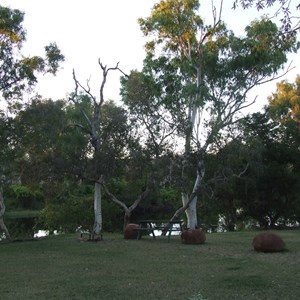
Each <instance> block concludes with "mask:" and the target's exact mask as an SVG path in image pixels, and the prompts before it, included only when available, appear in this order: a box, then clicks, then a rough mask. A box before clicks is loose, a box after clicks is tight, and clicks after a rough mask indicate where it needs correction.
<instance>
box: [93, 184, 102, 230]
mask: <svg viewBox="0 0 300 300" xmlns="http://www.w3.org/2000/svg"><path fill="white" fill-rule="evenodd" d="M101 200H102V199H101V184H100V183H99V182H95V194H94V212H95V222H94V228H93V233H94V234H101V231H102V210H101Z"/></svg>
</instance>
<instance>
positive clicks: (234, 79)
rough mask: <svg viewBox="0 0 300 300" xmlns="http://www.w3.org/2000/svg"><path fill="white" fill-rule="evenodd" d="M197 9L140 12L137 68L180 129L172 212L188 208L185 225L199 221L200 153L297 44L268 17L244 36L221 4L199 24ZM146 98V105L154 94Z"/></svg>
mask: <svg viewBox="0 0 300 300" xmlns="http://www.w3.org/2000/svg"><path fill="white" fill-rule="evenodd" d="M221 3H222V1H221ZM199 11H200V12H201V7H200V3H199V1H197V0H162V1H160V2H159V3H157V4H155V5H154V6H153V9H152V11H151V15H150V16H149V17H146V18H143V19H139V24H140V27H141V30H142V31H143V33H144V35H145V36H146V37H148V42H147V43H146V59H145V61H144V68H143V70H142V73H143V74H145V76H146V78H151V80H152V83H151V84H153V83H154V86H155V87H156V88H157V89H158V90H159V91H158V92H156V94H155V95H153V94H152V95H153V96H154V97H157V98H158V99H160V100H159V104H160V109H165V110H167V111H168V112H169V114H170V115H171V117H172V122H174V124H179V126H177V127H176V129H177V133H178V134H179V136H181V137H183V144H184V146H183V160H182V201H183V206H182V207H181V208H180V209H178V210H177V211H176V213H175V214H174V216H173V218H177V217H179V216H180V215H181V214H182V213H183V212H186V215H187V219H188V227H189V228H196V227H197V226H198V224H197V211H196V203H197V194H199V192H200V190H201V183H202V180H203V176H204V153H205V152H207V151H208V150H209V149H210V147H211V146H212V145H213V144H216V143H218V142H219V141H220V140H221V139H222V134H223V133H224V131H225V129H228V128H229V127H230V126H232V125H233V124H234V123H235V122H236V121H237V120H238V117H239V112H241V111H242V110H243V109H244V108H246V107H248V106H249V105H251V104H252V103H253V102H254V100H255V99H254V100H253V101H248V99H247V94H248V92H249V91H250V90H251V89H252V88H253V87H255V86H257V85H260V84H263V83H265V82H267V81H270V80H272V79H276V78H277V76H279V75H278V72H279V70H280V69H281V68H282V66H283V64H284V63H285V62H286V61H287V56H286V55H287V53H289V52H291V51H296V49H297V44H296V39H295V37H294V36H290V38H289V39H288V40H287V39H283V38H282V36H281V35H280V34H279V29H278V28H277V26H276V25H275V24H274V23H273V22H272V21H271V20H269V19H267V18H262V19H259V20H254V21H253V22H252V23H251V24H249V26H247V27H246V28H245V36H244V37H241V36H239V37H237V36H235V35H234V33H233V32H232V31H230V30H228V29H227V28H226V25H225V23H224V22H223V21H222V5H221V7H220V10H219V13H217V11H216V9H214V10H213V23H212V24H207V25H206V24H204V19H203V18H201V16H200V15H199ZM130 80H132V77H131V76H130V77H129V78H128V79H127V83H128V84H127V86H126V87H127V89H128V90H127V91H126V97H130V95H131V91H132V89H134V85H130ZM144 83H145V81H144ZM148 90H149V89H148ZM127 101H128V100H127ZM144 101H148V103H149V104H150V105H151V101H152V99H151V98H150V97H148V98H147V99H144ZM157 109H158V108H157ZM192 152H196V153H197V155H198V163H197V166H194V168H195V170H196V174H197V175H196V179H195V181H194V185H193V186H192V187H190V190H189V184H188V181H189V178H188V177H187V169H188V167H189V165H190V156H191V153H192Z"/></svg>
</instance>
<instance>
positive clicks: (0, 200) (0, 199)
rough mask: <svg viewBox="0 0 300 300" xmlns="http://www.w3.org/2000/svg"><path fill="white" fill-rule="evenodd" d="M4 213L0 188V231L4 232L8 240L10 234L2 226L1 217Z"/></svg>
mask: <svg viewBox="0 0 300 300" xmlns="http://www.w3.org/2000/svg"><path fill="white" fill-rule="evenodd" d="M4 213H5V205H4V199H3V194H2V189H1V188H0V231H2V232H4V234H5V237H6V238H7V239H8V240H10V239H11V237H10V234H9V232H8V229H7V227H6V226H5V224H4V220H3V216H4Z"/></svg>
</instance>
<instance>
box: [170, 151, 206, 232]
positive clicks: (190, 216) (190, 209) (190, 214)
mask: <svg viewBox="0 0 300 300" xmlns="http://www.w3.org/2000/svg"><path fill="white" fill-rule="evenodd" d="M204 173H205V167H204V160H203V158H202V157H201V158H200V160H199V162H198V165H197V178H196V181H195V185H194V188H193V192H192V193H191V194H190V195H189V196H188V194H187V193H182V202H183V203H182V207H180V208H179V209H178V210H177V211H176V212H175V214H174V215H173V217H172V218H171V219H170V221H174V220H178V219H179V218H180V216H181V215H182V214H183V213H184V212H187V213H186V214H187V223H188V224H187V227H188V228H190V229H196V228H197V226H198V225H197V207H196V206H197V196H196V195H197V194H198V193H199V191H200V189H201V184H202V179H203V177H204ZM169 226H170V223H169V224H167V225H166V228H168V227H169Z"/></svg>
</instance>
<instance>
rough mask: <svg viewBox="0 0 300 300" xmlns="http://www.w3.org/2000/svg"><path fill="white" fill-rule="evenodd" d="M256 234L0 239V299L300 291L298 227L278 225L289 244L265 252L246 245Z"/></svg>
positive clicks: (291, 295)
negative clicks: (200, 239) (196, 238)
mask: <svg viewBox="0 0 300 300" xmlns="http://www.w3.org/2000/svg"><path fill="white" fill-rule="evenodd" d="M255 234H256V232H246V231H245V232H233V233H213V234H207V241H206V243H205V244H203V245H184V244H181V242H180V238H179V237H178V236H173V237H172V238H171V240H170V242H169V243H168V242H167V240H168V239H167V238H166V237H160V238H158V239H156V240H153V239H152V238H151V237H143V238H142V240H140V241H137V240H124V239H123V237H122V235H120V234H104V241H101V242H97V243H94V242H79V241H78V240H77V238H78V237H79V236H78V235H60V236H54V237H48V238H45V239H42V240H39V241H31V242H30V241H27V242H14V243H6V242H0V262H1V263H0V267H1V279H0V299H1V300H6V299H14V300H16V299H109V300H110V299H111V300H117V299H122V300H125V299H130V300H132V299H141V300H146V299H153V300H160V299H172V300H174V299H182V300H184V299H186V300H188V299H193V300H202V299H206V300H218V299H222V300H225V299H231V300H233V299H241V300H242V299H255V300H261V299H272V300H273V299H286V300H293V299H299V297H300V280H299V277H300V231H297V230H291V231H279V232H278V234H279V235H280V236H281V237H282V238H283V239H284V241H285V243H286V246H287V249H288V251H284V252H281V253H268V254H266V253H257V252H255V251H254V250H253V248H252V245H251V242H252V239H253V237H254V236H255Z"/></svg>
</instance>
